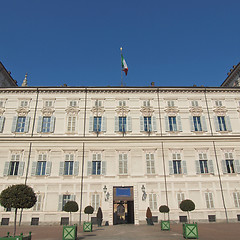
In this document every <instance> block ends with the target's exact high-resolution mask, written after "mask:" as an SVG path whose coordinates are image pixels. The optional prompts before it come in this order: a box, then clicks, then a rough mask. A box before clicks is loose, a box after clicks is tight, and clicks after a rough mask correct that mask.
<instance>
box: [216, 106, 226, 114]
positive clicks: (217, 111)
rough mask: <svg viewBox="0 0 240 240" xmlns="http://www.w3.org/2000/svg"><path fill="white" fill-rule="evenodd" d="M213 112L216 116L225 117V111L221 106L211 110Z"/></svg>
mask: <svg viewBox="0 0 240 240" xmlns="http://www.w3.org/2000/svg"><path fill="white" fill-rule="evenodd" d="M213 112H214V113H215V114H216V115H218V116H226V112H227V109H226V107H223V106H221V107H215V109H213Z"/></svg>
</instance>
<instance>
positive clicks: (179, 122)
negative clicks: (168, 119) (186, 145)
mask: <svg viewBox="0 0 240 240" xmlns="http://www.w3.org/2000/svg"><path fill="white" fill-rule="evenodd" d="M177 131H179V132H182V122H181V117H180V116H177Z"/></svg>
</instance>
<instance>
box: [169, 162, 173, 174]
mask: <svg viewBox="0 0 240 240" xmlns="http://www.w3.org/2000/svg"><path fill="white" fill-rule="evenodd" d="M168 164H169V174H173V162H172V161H169V162H168Z"/></svg>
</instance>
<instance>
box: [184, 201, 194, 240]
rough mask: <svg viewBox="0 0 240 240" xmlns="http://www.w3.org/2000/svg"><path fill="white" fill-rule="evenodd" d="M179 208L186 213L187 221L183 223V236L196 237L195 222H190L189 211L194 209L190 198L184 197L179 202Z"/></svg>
mask: <svg viewBox="0 0 240 240" xmlns="http://www.w3.org/2000/svg"><path fill="white" fill-rule="evenodd" d="M180 209H181V210H182V211H184V212H187V214H188V223H184V224H183V237H184V238H193V239H198V227H197V223H194V222H193V223H190V215H189V212H191V211H193V210H194V209H195V204H194V202H193V201H192V200H190V199H186V200H183V201H182V202H181V203H180Z"/></svg>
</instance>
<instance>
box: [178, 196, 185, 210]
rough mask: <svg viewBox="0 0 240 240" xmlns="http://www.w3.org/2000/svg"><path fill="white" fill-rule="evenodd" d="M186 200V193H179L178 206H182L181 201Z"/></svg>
mask: <svg viewBox="0 0 240 240" xmlns="http://www.w3.org/2000/svg"><path fill="white" fill-rule="evenodd" d="M183 200H185V196H184V193H177V202H178V207H179V206H180V203H181V202H182V201H183Z"/></svg>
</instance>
